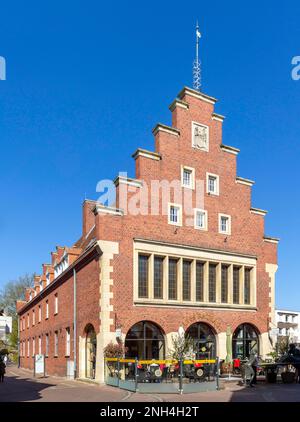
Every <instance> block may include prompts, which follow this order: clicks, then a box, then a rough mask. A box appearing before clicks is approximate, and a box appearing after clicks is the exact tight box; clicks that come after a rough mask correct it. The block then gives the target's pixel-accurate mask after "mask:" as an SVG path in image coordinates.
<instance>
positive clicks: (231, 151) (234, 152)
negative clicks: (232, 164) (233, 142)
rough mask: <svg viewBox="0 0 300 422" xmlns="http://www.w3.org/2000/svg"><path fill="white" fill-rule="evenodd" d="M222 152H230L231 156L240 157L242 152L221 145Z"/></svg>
mask: <svg viewBox="0 0 300 422" xmlns="http://www.w3.org/2000/svg"><path fill="white" fill-rule="evenodd" d="M220 148H221V150H222V151H225V152H228V153H229V154H233V155H238V153H239V152H240V150H239V149H238V148H234V147H229V146H228V145H221V146H220Z"/></svg>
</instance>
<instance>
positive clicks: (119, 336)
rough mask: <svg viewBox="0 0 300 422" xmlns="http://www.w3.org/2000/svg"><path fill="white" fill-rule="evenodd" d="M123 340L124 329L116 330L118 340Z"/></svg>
mask: <svg viewBox="0 0 300 422" xmlns="http://www.w3.org/2000/svg"><path fill="white" fill-rule="evenodd" d="M119 338H122V329H121V328H117V329H116V339H119Z"/></svg>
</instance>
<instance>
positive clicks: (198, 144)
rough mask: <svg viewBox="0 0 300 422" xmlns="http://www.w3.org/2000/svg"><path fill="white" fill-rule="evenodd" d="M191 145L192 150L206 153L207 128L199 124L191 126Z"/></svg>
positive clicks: (207, 142)
mask: <svg viewBox="0 0 300 422" xmlns="http://www.w3.org/2000/svg"><path fill="white" fill-rule="evenodd" d="M192 145H193V147H194V148H198V149H201V150H203V151H208V146H209V131H208V127H207V126H204V125H200V124H199V123H193V124H192Z"/></svg>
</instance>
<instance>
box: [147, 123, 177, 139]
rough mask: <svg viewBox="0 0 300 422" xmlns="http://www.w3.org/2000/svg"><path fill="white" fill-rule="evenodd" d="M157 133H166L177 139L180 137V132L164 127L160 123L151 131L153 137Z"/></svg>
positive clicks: (170, 127)
mask: <svg viewBox="0 0 300 422" xmlns="http://www.w3.org/2000/svg"><path fill="white" fill-rule="evenodd" d="M158 132H164V133H168V134H169V135H173V136H176V137H178V136H179V135H180V131H179V130H178V129H176V128H174V127H172V126H166V125H163V124H161V123H158V124H157V125H156V126H155V128H154V129H153V130H152V133H153V135H154V136H155V135H156V134H157V133H158Z"/></svg>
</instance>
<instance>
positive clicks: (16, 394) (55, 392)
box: [0, 365, 300, 402]
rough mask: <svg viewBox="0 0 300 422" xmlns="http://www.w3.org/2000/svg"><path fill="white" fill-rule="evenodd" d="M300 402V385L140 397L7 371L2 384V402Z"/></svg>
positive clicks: (109, 388)
mask: <svg viewBox="0 0 300 422" xmlns="http://www.w3.org/2000/svg"><path fill="white" fill-rule="evenodd" d="M37 401H39V402H64V401H70V402H118V401H121V402H173V401H178V402H248V401H256V402H280V401H281V402H283V401H289V402H300V385H298V384H286V385H283V384H276V385H270V384H268V385H265V384H260V385H258V386H256V387H255V388H251V389H250V388H243V387H240V386H237V385H236V384H235V383H234V384H230V385H227V386H226V389H225V390H222V391H216V392H207V393H197V394H185V395H182V396H180V395H177V394H162V395H155V394H136V393H130V392H127V391H124V390H119V389H117V388H113V387H107V386H105V385H101V386H99V385H96V384H90V383H85V382H80V381H72V380H66V379H60V378H55V377H47V378H40V379H34V378H33V377H32V374H31V372H29V371H26V370H23V369H18V368H17V367H16V366H14V365H11V366H8V367H7V374H6V377H5V382H4V383H3V384H0V402H37Z"/></svg>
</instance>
